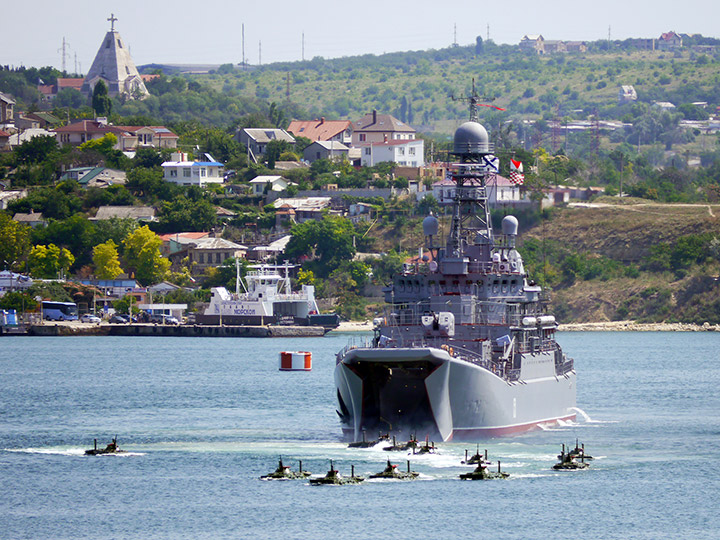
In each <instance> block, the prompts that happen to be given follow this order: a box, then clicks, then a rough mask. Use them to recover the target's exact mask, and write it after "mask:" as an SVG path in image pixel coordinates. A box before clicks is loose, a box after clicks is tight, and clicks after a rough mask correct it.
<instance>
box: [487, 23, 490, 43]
mask: <svg viewBox="0 0 720 540" xmlns="http://www.w3.org/2000/svg"><path fill="white" fill-rule="evenodd" d="M487 40H488V41H490V23H488V24H487Z"/></svg>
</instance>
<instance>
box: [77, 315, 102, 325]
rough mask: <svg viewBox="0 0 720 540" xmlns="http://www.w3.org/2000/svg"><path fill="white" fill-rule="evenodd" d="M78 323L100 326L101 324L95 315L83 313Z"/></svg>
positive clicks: (100, 320)
mask: <svg viewBox="0 0 720 540" xmlns="http://www.w3.org/2000/svg"><path fill="white" fill-rule="evenodd" d="M80 322H84V323H85V322H86V323H93V324H100V323H101V322H102V319H100V317H98V316H97V315H93V314H92V313H85V314H84V315H83V316H82V317H80Z"/></svg>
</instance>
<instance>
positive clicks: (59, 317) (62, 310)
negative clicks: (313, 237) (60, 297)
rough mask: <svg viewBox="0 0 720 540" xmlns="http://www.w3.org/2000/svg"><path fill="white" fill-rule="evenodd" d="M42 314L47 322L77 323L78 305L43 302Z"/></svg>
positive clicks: (73, 303)
mask: <svg viewBox="0 0 720 540" xmlns="http://www.w3.org/2000/svg"><path fill="white" fill-rule="evenodd" d="M42 314H43V318H44V319H45V320H46V321H77V318H78V316H77V304H76V303H75V302H48V301H43V303H42Z"/></svg>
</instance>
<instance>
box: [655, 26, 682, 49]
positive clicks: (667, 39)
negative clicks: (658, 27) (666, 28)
mask: <svg viewBox="0 0 720 540" xmlns="http://www.w3.org/2000/svg"><path fill="white" fill-rule="evenodd" d="M680 48H682V37H680V36H679V35H677V34H676V33H675V32H672V31H670V32H665V33H664V34H662V35H661V36H660V37H659V38H658V40H657V49H658V50H659V51H672V50H675V49H680Z"/></svg>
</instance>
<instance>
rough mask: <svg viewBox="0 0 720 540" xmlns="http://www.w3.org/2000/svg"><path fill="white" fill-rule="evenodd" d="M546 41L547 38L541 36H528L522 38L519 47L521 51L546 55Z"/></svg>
mask: <svg viewBox="0 0 720 540" xmlns="http://www.w3.org/2000/svg"><path fill="white" fill-rule="evenodd" d="M544 41H545V38H543V37H542V36H541V35H540V34H526V35H524V36H523V37H522V39H521V40H520V43H519V44H518V46H519V47H520V50H523V51H532V52H535V53H537V54H544V53H545V47H544V46H543V42H544Z"/></svg>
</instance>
